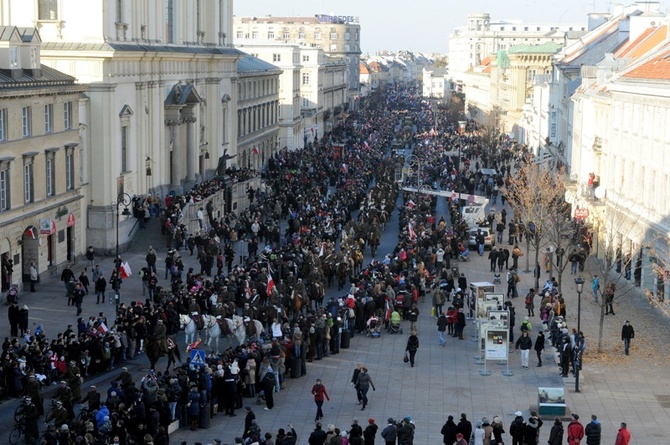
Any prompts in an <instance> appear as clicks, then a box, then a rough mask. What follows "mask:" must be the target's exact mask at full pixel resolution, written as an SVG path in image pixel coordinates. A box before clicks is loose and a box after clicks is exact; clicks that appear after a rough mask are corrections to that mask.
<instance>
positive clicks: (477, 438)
mask: <svg viewBox="0 0 670 445" xmlns="http://www.w3.org/2000/svg"><path fill="white" fill-rule="evenodd" d="M482 425H483V423H482V421H481V420H477V421H476V422H475V430H474V431H473V432H472V437H473V439H474V443H475V445H483V444H484V427H483V426H482ZM489 437H491V436H490V435H489Z"/></svg>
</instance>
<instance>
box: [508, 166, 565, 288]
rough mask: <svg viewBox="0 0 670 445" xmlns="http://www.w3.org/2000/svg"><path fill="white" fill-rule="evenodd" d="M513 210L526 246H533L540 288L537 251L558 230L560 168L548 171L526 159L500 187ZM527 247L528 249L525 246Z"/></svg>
mask: <svg viewBox="0 0 670 445" xmlns="http://www.w3.org/2000/svg"><path fill="white" fill-rule="evenodd" d="M503 193H504V194H505V196H506V197H507V200H508V201H509V203H510V205H511V206H512V208H513V209H514V212H515V214H518V215H519V217H520V218H521V222H522V224H523V225H524V227H525V234H526V240H527V243H528V247H530V246H532V247H533V248H534V249H535V262H534V267H533V269H534V270H536V273H535V288H536V289H537V288H539V279H540V278H539V273H537V270H538V267H540V252H541V251H542V247H543V246H544V244H545V242H546V240H547V239H548V238H552V237H551V235H552V234H553V233H556V232H561V229H562V225H563V223H562V222H561V218H557V216H556V215H557V213H560V214H562V213H563V206H564V202H565V187H564V185H563V174H562V171H560V170H558V171H551V170H549V169H546V168H543V167H542V166H540V165H537V164H536V163H534V162H532V161H531V162H527V163H525V164H524V165H523V166H522V167H521V169H520V170H519V171H518V172H517V175H516V176H515V177H512V178H509V180H508V182H507V184H506V185H505V187H504V188H503ZM527 250H530V249H527Z"/></svg>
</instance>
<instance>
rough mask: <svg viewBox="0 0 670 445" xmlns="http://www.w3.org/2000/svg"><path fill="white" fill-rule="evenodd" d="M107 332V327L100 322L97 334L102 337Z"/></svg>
mask: <svg viewBox="0 0 670 445" xmlns="http://www.w3.org/2000/svg"><path fill="white" fill-rule="evenodd" d="M107 331H109V328H108V327H107V325H106V324H105V323H103V322H100V324H99V325H98V332H100V333H101V334H102V335H105V334H106V333H107Z"/></svg>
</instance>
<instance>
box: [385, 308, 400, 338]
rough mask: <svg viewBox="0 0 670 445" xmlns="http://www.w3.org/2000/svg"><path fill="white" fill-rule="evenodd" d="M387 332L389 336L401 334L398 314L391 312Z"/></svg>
mask: <svg viewBox="0 0 670 445" xmlns="http://www.w3.org/2000/svg"><path fill="white" fill-rule="evenodd" d="M387 331H388V333H389V334H402V328H401V327H400V312H398V311H393V312H392V313H391V319H390V320H389V325H388V328H387Z"/></svg>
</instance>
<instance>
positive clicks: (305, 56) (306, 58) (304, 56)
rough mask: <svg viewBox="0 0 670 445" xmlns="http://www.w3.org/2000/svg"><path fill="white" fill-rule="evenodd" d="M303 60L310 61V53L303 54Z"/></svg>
mask: <svg viewBox="0 0 670 445" xmlns="http://www.w3.org/2000/svg"><path fill="white" fill-rule="evenodd" d="M302 61H303V62H309V54H303V56H302Z"/></svg>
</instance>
